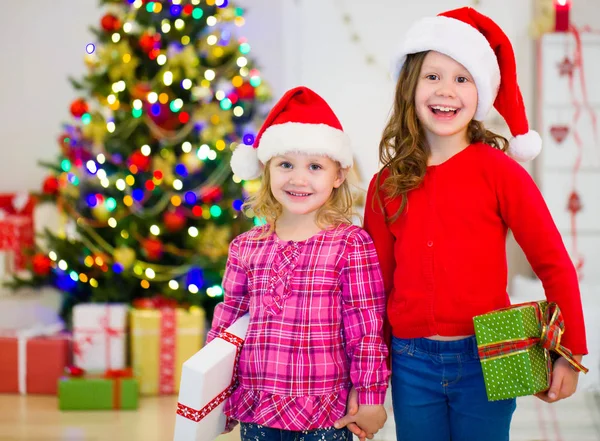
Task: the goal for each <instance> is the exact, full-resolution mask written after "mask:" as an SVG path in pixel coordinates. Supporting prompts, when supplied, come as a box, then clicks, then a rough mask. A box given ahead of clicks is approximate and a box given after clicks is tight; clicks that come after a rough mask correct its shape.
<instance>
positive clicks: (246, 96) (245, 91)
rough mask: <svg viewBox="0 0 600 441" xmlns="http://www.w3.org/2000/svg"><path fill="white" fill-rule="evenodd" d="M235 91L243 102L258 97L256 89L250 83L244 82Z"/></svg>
mask: <svg viewBox="0 0 600 441" xmlns="http://www.w3.org/2000/svg"><path fill="white" fill-rule="evenodd" d="M235 91H236V93H237V96H238V97H239V98H240V99H241V100H253V99H254V98H255V97H256V89H254V87H253V86H252V84H250V83H248V82H244V83H243V84H242V85H241V86H240V87H238V88H236V89H235Z"/></svg>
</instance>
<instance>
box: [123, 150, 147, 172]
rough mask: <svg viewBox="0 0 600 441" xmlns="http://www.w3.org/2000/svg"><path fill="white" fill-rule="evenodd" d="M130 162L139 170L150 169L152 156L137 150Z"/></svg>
mask: <svg viewBox="0 0 600 441" xmlns="http://www.w3.org/2000/svg"><path fill="white" fill-rule="evenodd" d="M128 162H129V165H132V164H133V165H135V166H136V167H137V168H138V170H141V171H148V169H149V168H150V164H151V162H152V160H151V159H150V156H145V155H144V154H143V153H142V152H140V151H139V150H136V151H135V152H133V153H132V154H131V156H130V157H129V161H128Z"/></svg>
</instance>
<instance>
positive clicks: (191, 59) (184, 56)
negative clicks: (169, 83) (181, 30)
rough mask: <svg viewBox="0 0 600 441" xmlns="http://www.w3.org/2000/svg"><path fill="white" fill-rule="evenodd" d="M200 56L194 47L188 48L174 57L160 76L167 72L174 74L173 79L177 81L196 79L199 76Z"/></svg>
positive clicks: (169, 60) (166, 64) (168, 61)
mask: <svg viewBox="0 0 600 441" xmlns="http://www.w3.org/2000/svg"><path fill="white" fill-rule="evenodd" d="M199 63H200V62H199V61H198V55H197V54H196V51H195V49H194V47H193V46H186V47H185V48H184V49H183V50H182V51H181V52H179V53H177V54H175V55H172V56H171V57H170V58H169V59H168V60H167V62H166V63H165V65H164V67H163V68H162V70H161V72H160V74H159V75H160V76H161V77H162V74H163V73H164V72H167V71H171V72H172V73H173V77H174V78H177V79H182V78H189V79H192V78H196V77H197V76H198V64H199Z"/></svg>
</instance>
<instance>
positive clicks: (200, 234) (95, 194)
mask: <svg viewBox="0 0 600 441" xmlns="http://www.w3.org/2000/svg"><path fill="white" fill-rule="evenodd" d="M101 4H102V5H103V6H105V7H106V14H105V15H104V16H103V17H102V18H101V21H100V27H99V28H98V29H92V31H93V33H94V35H95V36H96V41H95V42H93V43H90V44H88V45H87V47H86V52H87V55H86V56H85V62H86V64H87V66H88V67H89V72H88V74H87V75H86V76H85V77H84V78H83V79H81V80H71V81H72V83H73V86H74V87H75V88H76V89H77V90H78V91H79V92H80V94H81V97H80V98H78V99H76V100H75V101H73V102H72V103H71V106H70V111H71V114H72V115H73V121H71V122H70V123H68V124H65V125H64V131H63V133H62V134H61V135H60V137H59V146H60V156H59V158H58V159H57V161H56V162H55V163H52V164H44V165H45V166H47V167H48V168H49V169H51V170H52V174H51V175H49V176H48V177H47V178H46V179H45V181H44V184H43V192H42V193H41V196H40V197H41V199H42V200H45V201H50V202H53V203H55V204H57V207H58V209H59V212H60V213H61V214H62V216H63V225H64V228H63V231H58V232H53V231H48V230H47V231H46V232H45V240H43V241H41V245H40V247H41V248H40V250H39V251H38V253H37V254H36V255H35V256H33V259H32V265H31V275H30V276H29V277H18V278H15V280H14V281H13V283H12V285H13V286H14V287H17V288H18V287H20V286H24V285H41V284H46V283H51V284H54V285H55V286H56V287H58V288H59V289H60V290H61V291H62V292H63V293H64V307H63V313H65V312H68V310H70V308H71V307H72V306H73V305H74V304H76V303H79V302H128V303H129V302H132V301H134V300H135V299H140V298H142V299H143V298H150V297H154V296H156V295H160V296H163V297H164V298H167V299H171V300H173V301H174V302H177V303H178V304H183V305H202V306H204V307H205V308H206V309H207V312H208V315H209V316H210V315H211V311H212V308H213V307H214V305H215V304H216V303H217V302H219V301H221V300H222V289H221V287H220V285H221V278H222V275H223V271H224V267H225V262H226V259H227V251H228V245H229V243H230V241H231V239H232V238H233V237H234V236H235V235H237V234H239V233H241V232H243V231H245V230H247V229H248V228H250V227H252V225H253V223H259V221H258V220H257V219H255V218H254V217H253V214H252V213H242V211H241V210H242V203H243V200H244V198H245V197H246V196H247V195H248V193H251V192H252V191H254V190H255V188H252V187H255V186H256V185H257V183H256V182H245V181H241V180H240V179H238V178H237V177H236V176H233V175H232V173H231V170H230V167H229V160H230V156H231V152H232V150H233V149H235V147H236V146H237V145H239V144H240V143H246V144H252V143H253V141H254V136H255V134H256V130H257V128H258V125H259V123H260V121H259V120H260V118H261V116H264V111H263V110H264V109H262V106H261V103H263V102H265V101H267V100H268V99H269V98H270V97H269V91H268V87H267V86H266V85H265V84H263V82H262V80H261V77H260V73H259V71H258V70H257V69H256V68H254V67H253V63H252V60H251V59H250V58H249V56H248V53H249V51H250V46H249V44H248V43H247V42H246V40H245V39H244V38H241V37H239V36H238V30H239V28H240V27H241V26H243V24H244V17H243V10H242V9H241V8H239V7H235V6H234V5H232V4H230V3H229V2H228V1H227V0H162V1H146V0H112V1H109V0H103V1H101Z"/></svg>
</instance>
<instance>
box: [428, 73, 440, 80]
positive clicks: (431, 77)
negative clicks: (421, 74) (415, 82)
mask: <svg viewBox="0 0 600 441" xmlns="http://www.w3.org/2000/svg"><path fill="white" fill-rule="evenodd" d="M425 78H427V79H428V80H432V81H435V80H437V79H438V76H437V75H436V74H429V75H427V76H426V77H425Z"/></svg>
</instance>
